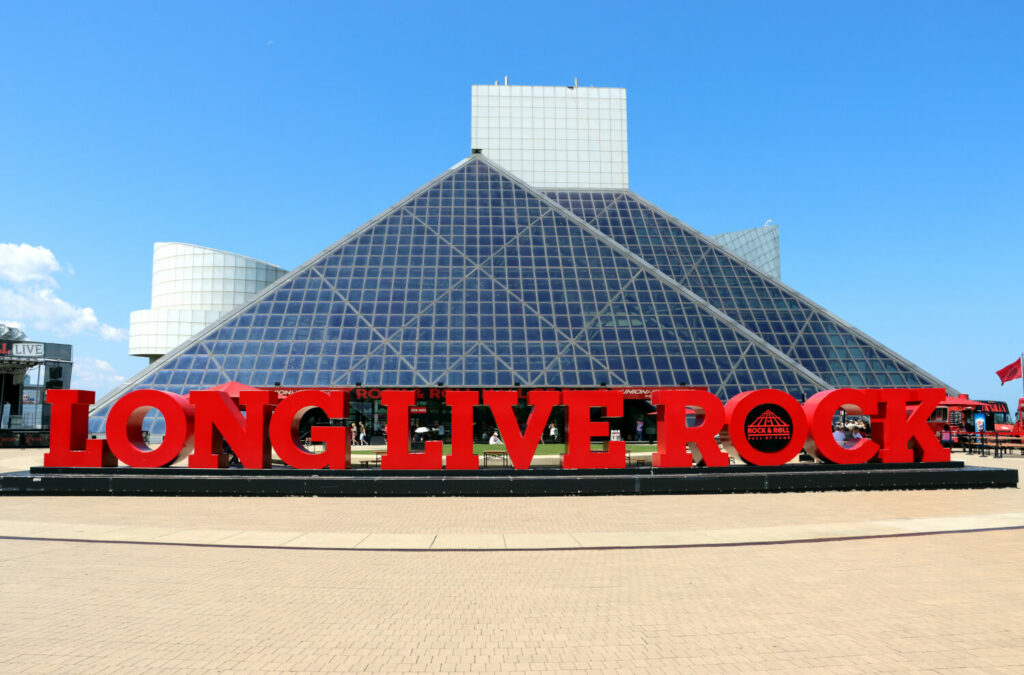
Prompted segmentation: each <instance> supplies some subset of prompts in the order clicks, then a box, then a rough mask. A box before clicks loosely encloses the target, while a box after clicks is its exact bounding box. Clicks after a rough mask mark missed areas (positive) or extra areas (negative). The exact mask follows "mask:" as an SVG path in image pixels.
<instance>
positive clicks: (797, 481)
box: [0, 462, 1017, 497]
mask: <svg viewBox="0 0 1024 675" xmlns="http://www.w3.org/2000/svg"><path fill="white" fill-rule="evenodd" d="M1016 486H1017V471H1016V470H1015V469H999V468H990V467H977V466H964V463H963V462H942V463H934V464H859V465H854V466H841V465H836V464H806V463H805V464H787V465H785V466H778V467H757V466H729V467H720V468H695V469H654V468H651V467H646V468H629V469H591V470H578V471H566V470H561V469H531V470H529V471H515V470H513V469H482V470H480V471H419V472H411V471H410V472H396V471H380V470H379V469H350V470H348V471H300V470H296V469H284V468H282V469H269V470H265V471H254V470H248V469H188V468H168V469H132V468H119V469H48V468H43V467H35V468H33V469H32V470H31V471H23V472H18V473H7V474H0V495H133V496H146V495H152V496H225V497H227V496H252V497H257V496H262V497H294V496H318V497H442V496H449V497H451V496H460V497H513V496H522V497H528V496H540V495H655V494H704V493H730V492H732V493H736V492H818V491H827V490H948V489H959V488H992V487H1016Z"/></svg>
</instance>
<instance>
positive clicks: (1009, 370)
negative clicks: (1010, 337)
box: [996, 359, 1021, 384]
mask: <svg viewBox="0 0 1024 675" xmlns="http://www.w3.org/2000/svg"><path fill="white" fill-rule="evenodd" d="M996 375H998V376H999V384H1006V383H1007V382H1009V381H1010V380H1016V379H1018V378H1019V377H1020V376H1021V363H1020V359H1017V360H1016V361H1014V362H1013V363H1011V364H1010V365H1008V366H1006V367H1005V368H1000V369H999V370H997V371H996Z"/></svg>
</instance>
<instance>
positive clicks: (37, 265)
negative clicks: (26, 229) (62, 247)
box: [0, 243, 60, 286]
mask: <svg viewBox="0 0 1024 675" xmlns="http://www.w3.org/2000/svg"><path fill="white" fill-rule="evenodd" d="M59 271H60V264H59V263H58V262H57V256H55V255H53V251H51V250H50V249H48V248H46V247H45V246H30V245H29V244H2V243H0V277H2V278H5V279H9V280H11V281H13V282H14V283H16V284H23V283H26V282H29V281H38V282H42V283H44V284H50V285H54V286H55V285H56V284H57V282H56V281H54V279H53V274H54V272H59Z"/></svg>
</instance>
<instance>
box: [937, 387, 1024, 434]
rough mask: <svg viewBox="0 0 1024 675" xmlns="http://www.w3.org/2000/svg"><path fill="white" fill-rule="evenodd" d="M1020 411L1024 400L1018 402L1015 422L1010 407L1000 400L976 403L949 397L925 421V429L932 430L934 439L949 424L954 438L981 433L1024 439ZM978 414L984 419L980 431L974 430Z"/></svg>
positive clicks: (965, 397)
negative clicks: (926, 423)
mask: <svg viewBox="0 0 1024 675" xmlns="http://www.w3.org/2000/svg"><path fill="white" fill-rule="evenodd" d="M1022 409H1024V398H1021V399H1020V400H1019V401H1018V402H1017V419H1016V421H1014V419H1013V416H1012V415H1011V414H1010V410H1009V408H1008V407H1007V405H1006V403H1004V402H1003V401H976V400H972V399H971V398H969V397H968V396H967V395H966V394H960V395H959V396H948V397H946V398H944V399H943V400H942V401H941V402H940V403H939V405H938V406H937V407H936V408H935V411H934V412H933V413H932V415H931V417H929V418H928V426H929V427H931V428H932V429H933V430H934V431H935V434H936V435H937V436H939V435H941V433H942V432H943V431H944V430H945V428H946V426H947V425H948V427H949V431H950V432H951V433H952V434H953V436H954V438H956V437H958V436H959V435H960V434H963V433H975V432H977V431H983V432H984V433H986V434H987V435H996V436H999V437H1001V438H1006V439H1007V440H1010V439H1013V440H1021V439H1024V423H1022V422H1021V412H1022ZM978 413H981V414H982V415H983V416H984V427H983V428H981V429H979V428H977V427H976V421H975V418H976V416H977V414H978Z"/></svg>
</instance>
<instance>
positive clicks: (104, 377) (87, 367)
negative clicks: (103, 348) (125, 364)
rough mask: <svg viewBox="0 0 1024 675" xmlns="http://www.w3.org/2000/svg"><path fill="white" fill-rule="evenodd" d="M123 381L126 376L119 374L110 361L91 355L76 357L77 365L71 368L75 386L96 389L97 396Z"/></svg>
mask: <svg viewBox="0 0 1024 675" xmlns="http://www.w3.org/2000/svg"><path fill="white" fill-rule="evenodd" d="M122 382H124V376H123V375H119V374H118V373H117V371H116V370H115V369H114V366H112V365H110V364H109V363H108V362H106V361H103V360H102V359H95V358H93V357H91V356H79V357H76V358H75V365H74V367H73V368H72V369H71V386H72V387H73V388H75V389H88V390H90V391H95V392H96V394H97V396H102V395H103V394H105V393H107V392H108V391H110V390H111V389H113V388H114V387H116V386H117V385H119V384H121V383H122Z"/></svg>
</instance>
